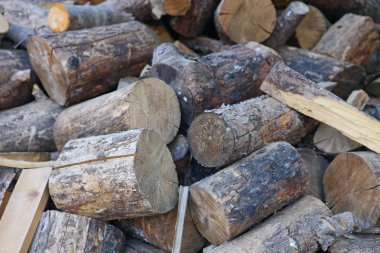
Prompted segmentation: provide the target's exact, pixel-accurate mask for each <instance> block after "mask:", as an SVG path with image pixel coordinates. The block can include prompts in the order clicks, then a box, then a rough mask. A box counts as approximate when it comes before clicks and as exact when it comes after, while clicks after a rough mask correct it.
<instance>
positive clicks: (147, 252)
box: [123, 238, 166, 253]
mask: <svg viewBox="0 0 380 253" xmlns="http://www.w3.org/2000/svg"><path fill="white" fill-rule="evenodd" d="M123 253H166V251H163V250H162V249H159V248H156V247H154V246H153V245H151V244H149V243H146V242H144V241H142V240H137V239H134V238H127V240H126V242H125V250H124V252H123Z"/></svg>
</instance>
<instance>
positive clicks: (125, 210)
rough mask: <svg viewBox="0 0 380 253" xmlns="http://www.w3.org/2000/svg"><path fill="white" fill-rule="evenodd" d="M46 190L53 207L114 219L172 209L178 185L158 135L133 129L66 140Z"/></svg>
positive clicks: (166, 150)
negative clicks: (53, 204) (48, 191)
mask: <svg viewBox="0 0 380 253" xmlns="http://www.w3.org/2000/svg"><path fill="white" fill-rule="evenodd" d="M49 190H50V195H51V197H52V199H53V201H54V203H55V205H56V206H57V208H58V209H61V210H63V211H65V212H70V213H75V214H79V215H85V216H89V217H93V218H97V219H102V220H115V219H127V218H132V217H139V216H147V215H155V214H160V213H165V212H168V211H169V210H171V209H173V208H174V206H175V204H176V203H177V198H178V196H177V194H178V181H177V175H176V173H175V169H174V164H173V160H172V158H171V156H170V152H169V150H168V149H167V148H166V146H165V142H164V141H163V140H162V139H161V137H160V136H159V134H157V133H156V132H154V131H153V130H138V129H136V130H130V131H127V132H120V133H115V134H108V135H101V136H95V137H88V138H83V139H76V140H72V141H69V142H68V143H67V144H66V145H65V147H64V148H63V150H62V152H61V154H60V156H59V157H58V160H57V162H56V166H55V167H54V170H53V173H52V175H51V177H50V180H49Z"/></svg>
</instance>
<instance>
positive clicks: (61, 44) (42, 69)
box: [28, 21, 156, 106]
mask: <svg viewBox="0 0 380 253" xmlns="http://www.w3.org/2000/svg"><path fill="white" fill-rule="evenodd" d="M155 43H156V41H155V36H154V35H153V33H152V32H151V31H150V30H149V28H147V27H146V26H145V25H143V24H141V23H139V22H137V21H131V22H127V23H122V24H116V25H110V26H103V27H96V28H91V29H87V30H80V31H69V32H65V33H56V34H51V35H43V36H33V37H31V38H29V42H28V53H29V57H30V61H31V63H32V66H33V68H34V70H35V71H36V73H37V75H38V77H39V78H40V80H41V82H42V84H43V85H44V87H45V89H46V91H47V93H48V94H49V96H50V97H51V98H52V99H53V100H54V101H56V102H57V103H58V104H60V105H65V106H67V105H71V104H74V103H78V102H81V101H84V100H87V99H90V98H92V97H95V96H98V95H100V94H102V93H105V92H109V91H111V90H113V89H116V86H117V82H118V81H119V79H120V78H121V77H124V76H128V75H138V74H139V73H140V71H141V70H142V68H143V67H144V66H145V65H146V64H147V63H149V61H150V58H151V55H152V52H153V48H154V46H155Z"/></svg>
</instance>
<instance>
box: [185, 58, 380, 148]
mask: <svg viewBox="0 0 380 253" xmlns="http://www.w3.org/2000/svg"><path fill="white" fill-rule="evenodd" d="M261 89H262V90H263V91H264V92H266V93H267V94H269V95H271V96H272V97H274V98H276V99H277V100H279V101H281V102H282V103H285V104H287V105H288V106H290V107H291V108H293V109H295V110H297V111H299V112H301V113H303V114H305V115H307V116H309V117H312V118H314V119H316V120H318V121H320V122H323V123H325V124H327V125H329V126H332V127H334V128H336V129H337V130H339V131H340V132H341V133H342V134H344V135H345V136H347V137H349V138H350V139H352V140H354V141H357V142H359V143H360V144H363V145H364V146H366V147H368V148H370V149H372V150H374V151H376V152H380V123H379V122H378V121H377V120H376V119H374V118H372V117H370V116H367V115H366V114H365V113H363V112H361V111H359V110H358V109H357V108H355V107H353V106H351V105H349V104H347V103H345V102H344V101H343V100H341V99H340V98H338V97H337V96H335V95H334V94H332V93H331V92H329V91H327V90H324V89H320V88H317V87H316V86H315V83H313V82H312V81H310V80H309V79H307V78H305V77H304V76H302V75H301V74H300V73H298V72H296V71H294V70H292V69H291V68H289V67H287V66H285V64H283V63H277V64H276V65H275V66H274V67H273V68H272V70H271V72H270V73H269V74H268V75H267V78H266V79H265V80H264V82H263V84H262V85H261ZM190 146H191V143H190Z"/></svg>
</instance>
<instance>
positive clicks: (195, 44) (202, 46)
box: [181, 36, 226, 54]
mask: <svg viewBox="0 0 380 253" xmlns="http://www.w3.org/2000/svg"><path fill="white" fill-rule="evenodd" d="M181 41H182V42H183V43H184V44H185V45H186V46H188V47H189V48H190V49H192V50H194V51H195V52H198V53H200V54H211V53H216V52H219V51H220V50H222V48H223V47H224V46H226V45H225V44H224V43H223V42H222V41H219V40H215V39H211V38H209V37H205V36H198V37H195V38H182V39H181Z"/></svg>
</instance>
